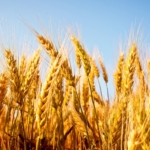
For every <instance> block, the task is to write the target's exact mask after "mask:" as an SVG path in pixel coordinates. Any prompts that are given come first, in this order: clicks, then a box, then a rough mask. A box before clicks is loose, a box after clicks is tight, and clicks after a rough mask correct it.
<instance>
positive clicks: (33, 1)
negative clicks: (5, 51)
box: [0, 0, 150, 74]
mask: <svg viewBox="0 0 150 150" xmlns="http://www.w3.org/2000/svg"><path fill="white" fill-rule="evenodd" d="M20 18H23V20H26V21H27V22H28V23H29V24H30V25H31V26H32V27H33V28H35V29H36V30H37V31H39V32H40V33H41V31H42V30H41V29H40V27H39V25H40V21H41V22H42V25H44V26H45V27H47V26H48V25H49V24H50V23H51V25H52V29H53V30H54V32H53V33H54V34H55V32H57V33H56V34H58V30H66V29H67V27H68V26H70V27H73V29H75V28H76V27H77V26H78V28H79V30H80V32H81V35H82V39H83V41H84V43H85V45H86V47H88V49H89V50H90V51H92V48H93V47H95V46H97V47H98V48H99V50H100V53H101V54H102V56H103V59H104V61H105V64H106V67H107V68H108V69H110V72H111V74H112V71H113V70H114V69H112V65H113V64H114V63H116V59H117V58H118V46H119V43H120V40H124V39H125V37H126V36H127V35H128V34H129V32H130V29H131V27H132V25H134V26H135V30H136V29H137V28H138V26H139V25H140V24H141V27H142V32H143V34H144V38H146V43H150V36H149V34H150V1H149V0H122V1H121V0H109V1H108V0H103V1H102V0H7V1H1V2H0V23H1V25H2V32H3V34H4V35H5V33H6V34H8V33H9V32H8V31H10V28H11V27H12V26H13V28H14V29H15V31H16V36H17V38H21V37H22V36H23V35H24V34H25V35H26V34H27V35H29V36H33V35H32V34H31V33H30V31H29V30H28V29H27V28H26V27H25V25H24V23H23V22H22V21H21V19H20ZM6 36H8V35H6ZM52 36H56V35H52ZM33 38H34V36H33ZM116 54H117V55H116ZM113 67H114V66H113Z"/></svg>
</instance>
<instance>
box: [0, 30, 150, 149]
mask: <svg viewBox="0 0 150 150" xmlns="http://www.w3.org/2000/svg"><path fill="white" fill-rule="evenodd" d="M35 33H36V34H35V38H36V39H37V43H38V44H39V47H40V49H38V50H35V52H34V54H33V55H32V56H30V57H27V56H26V55H24V54H22V55H21V56H19V59H17V58H16V57H15V54H14V52H13V51H12V50H11V48H8V49H4V53H3V57H4V59H5V61H4V66H5V67H4V69H3V70H2V71H1V73H0V149H2V150H149V149H150V128H149V126H150V86H149V85H150V60H146V61H145V62H144V64H145V65H144V66H143V65H142V64H143V62H142V61H141V60H140V53H139V49H138V46H137V43H136V42H133V43H132V44H131V46H130V48H129V49H128V50H126V53H125V54H124V53H123V52H122V53H120V56H116V59H118V64H117V66H116V68H114V74H113V78H114V88H115V96H114V98H113V99H111V98H110V95H109V87H108V82H109V76H111V75H109V74H107V68H106V67H105V65H104V63H103V59H102V58H101V56H97V58H93V57H91V56H90V55H89V54H88V52H87V51H86V50H85V48H84V46H83V44H81V42H80V40H79V39H78V38H77V37H76V36H74V35H70V36H69V42H70V44H71V45H72V49H73V54H74V60H73V61H74V62H75V63H76V67H75V68H76V71H74V67H73V66H72V65H71V62H70V58H69V54H67V50H65V49H64V48H62V47H61V46H59V47H57V46H56V45H55V43H53V42H52V41H51V40H49V39H48V38H46V37H44V36H43V35H40V34H39V33H37V32H35ZM42 51H45V52H46V54H47V57H49V59H50V61H49V62H48V65H47V66H48V67H47V73H46V74H45V78H44V79H42V77H41V73H40V69H41V68H42V66H41V67H40V65H41V62H42V57H41V53H42ZM64 51H65V52H64ZM98 65H99V66H98ZM99 68H100V69H99ZM100 78H103V80H104V82H105V84H106V86H101V83H100V80H99V79H100ZM97 83H98V85H99V87H98V88H97V87H96V84H97ZM97 89H99V90H97ZM103 89H106V91H107V98H104V93H103Z"/></svg>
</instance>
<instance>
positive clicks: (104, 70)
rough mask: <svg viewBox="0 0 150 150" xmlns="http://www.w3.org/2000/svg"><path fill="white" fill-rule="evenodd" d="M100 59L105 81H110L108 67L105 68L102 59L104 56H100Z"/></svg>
mask: <svg viewBox="0 0 150 150" xmlns="http://www.w3.org/2000/svg"><path fill="white" fill-rule="evenodd" d="M98 60H99V63H100V66H101V69H102V73H103V78H104V81H105V82H106V83H107V82H108V75H107V72H106V68H105V66H104V63H103V61H102V58H101V57H99V58H98Z"/></svg>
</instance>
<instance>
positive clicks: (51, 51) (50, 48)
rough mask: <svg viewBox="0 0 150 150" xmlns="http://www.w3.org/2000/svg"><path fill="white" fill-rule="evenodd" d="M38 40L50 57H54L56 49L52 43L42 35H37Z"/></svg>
mask: <svg viewBox="0 0 150 150" xmlns="http://www.w3.org/2000/svg"><path fill="white" fill-rule="evenodd" d="M37 38H38V41H39V43H40V44H41V45H43V47H44V48H45V49H46V50H47V53H48V55H49V56H50V57H52V59H55V58H56V56H57V54H58V52H57V51H56V48H55V47H54V44H53V43H52V42H51V41H49V40H48V39H46V38H44V37H43V36H42V35H39V34H38V35H37Z"/></svg>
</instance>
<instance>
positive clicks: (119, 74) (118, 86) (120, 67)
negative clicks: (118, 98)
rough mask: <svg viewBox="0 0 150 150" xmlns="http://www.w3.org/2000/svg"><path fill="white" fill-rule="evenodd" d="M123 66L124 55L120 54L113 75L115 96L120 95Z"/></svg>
mask: <svg viewBox="0 0 150 150" xmlns="http://www.w3.org/2000/svg"><path fill="white" fill-rule="evenodd" d="M123 65H124V54H123V53H121V54H120V57H119V60H118V65H117V70H116V72H115V73H114V80H115V87H116V92H117V95H119V93H121V86H122V85H121V83H122V70H123Z"/></svg>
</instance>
